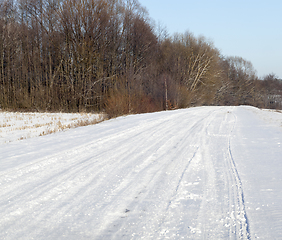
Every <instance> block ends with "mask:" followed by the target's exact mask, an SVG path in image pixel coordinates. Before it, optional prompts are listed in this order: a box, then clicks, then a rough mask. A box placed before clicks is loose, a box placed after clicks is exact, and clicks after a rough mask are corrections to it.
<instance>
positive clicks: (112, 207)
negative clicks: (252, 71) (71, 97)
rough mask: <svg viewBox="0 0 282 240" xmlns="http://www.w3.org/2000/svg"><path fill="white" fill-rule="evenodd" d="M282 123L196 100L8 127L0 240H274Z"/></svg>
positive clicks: (269, 115) (281, 213) (2, 151)
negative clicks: (67, 123)
mask: <svg viewBox="0 0 282 240" xmlns="http://www.w3.org/2000/svg"><path fill="white" fill-rule="evenodd" d="M0 115H1V114H0ZM1 124H3V123H0V125H1ZM7 124H8V123H7ZM9 124H12V123H9ZM3 125H4V124H3ZM281 125H282V113H279V112H273V111H267V110H259V109H257V108H253V107H247V106H240V107H198V108H190V109H183V110H176V111H167V112H159V113H151V114H140V115H131V116H126V117H119V118H116V119H112V120H109V121H104V122H102V123H99V124H96V125H92V126H86V127H79V128H75V129H70V130H68V131H61V132H58V133H55V134H50V135H45V136H41V137H33V138H28V139H24V138H23V140H18V139H15V140H14V141H10V140H9V134H6V135H5V136H4V138H7V139H6V140H5V141H3V140H2V144H0V239H28V240H29V239H37V240H38V239H76V240H77V239H99V240H100V239H282V204H281V202H282V188H281V186H282V174H281V172H282V146H281V145H282V126H281ZM0 134H1V132H0Z"/></svg>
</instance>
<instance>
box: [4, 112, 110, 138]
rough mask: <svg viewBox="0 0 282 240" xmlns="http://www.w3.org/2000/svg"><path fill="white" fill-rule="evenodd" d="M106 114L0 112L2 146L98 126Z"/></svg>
mask: <svg viewBox="0 0 282 240" xmlns="http://www.w3.org/2000/svg"><path fill="white" fill-rule="evenodd" d="M105 118H106V117H105V115H104V114H90V113H21V112H4V111H3V112H2V111H0V144H4V143H7V142H12V141H17V140H22V139H26V138H31V137H38V136H43V135H47V134H51V133H55V132H59V131H63V130H65V129H69V128H76V127H80V126H86V125H91V124H96V123H98V122H101V121H103V120H105Z"/></svg>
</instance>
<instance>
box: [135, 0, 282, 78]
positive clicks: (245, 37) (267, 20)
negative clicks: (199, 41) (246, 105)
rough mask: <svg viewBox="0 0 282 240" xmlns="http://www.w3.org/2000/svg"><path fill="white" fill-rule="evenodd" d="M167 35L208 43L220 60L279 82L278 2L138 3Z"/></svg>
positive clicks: (281, 29) (281, 37) (281, 7)
mask: <svg viewBox="0 0 282 240" xmlns="http://www.w3.org/2000/svg"><path fill="white" fill-rule="evenodd" d="M139 2H140V4H141V5H142V6H144V7H146V9H147V10H148V12H149V15H150V17H151V18H152V19H153V20H154V21H155V22H156V23H157V24H158V23H160V24H162V25H163V26H165V27H166V29H167V31H168V33H169V34H170V35H172V34H173V33H175V32H178V33H184V32H185V31H187V30H188V31H189V32H191V33H193V34H194V35H195V36H200V35H202V36H205V37H206V38H207V39H209V40H211V41H212V42H213V43H214V45H215V47H216V48H218V49H219V50H220V52H221V54H222V55H224V56H239V57H243V58H244V59H246V60H248V61H251V62H252V64H253V66H254V68H255V69H256V70H257V75H258V76H259V77H262V76H264V75H267V74H269V73H274V74H276V75H277V76H278V77H279V78H281V79H282V0H139Z"/></svg>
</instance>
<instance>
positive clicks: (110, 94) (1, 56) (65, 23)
mask: <svg viewBox="0 0 282 240" xmlns="http://www.w3.org/2000/svg"><path fill="white" fill-rule="evenodd" d="M187 28H189V25H188V26H187ZM241 104H242V105H252V106H257V107H260V108H273V109H282V80H281V79H278V78H277V77H276V76H275V74H274V73H270V74H269V75H267V76H265V77H264V78H263V79H259V78H258V77H257V75H256V71H255V69H254V68H253V66H252V63H251V62H249V61H247V60H245V59H243V58H241V57H237V56H235V57H234V56H222V54H221V53H220V51H219V50H218V49H217V48H216V47H215V46H214V45H213V43H212V42H210V41H208V40H207V39H205V37H196V36H194V35H193V33H190V32H186V33H176V34H174V35H173V36H169V35H168V34H167V33H166V31H165V29H164V28H161V27H159V26H156V24H154V21H153V20H152V19H151V18H150V16H149V14H148V13H147V11H146V10H145V9H144V8H143V7H142V6H141V5H140V3H139V2H138V1H137V0H17V1H14V0H2V1H1V2H0V108H1V109H4V110H20V111H52V112H54V111H62V112H83V111H84V112H105V113H107V114H108V115H109V117H114V116H118V115H123V114H131V113H144V112H153V111H161V110H169V109H177V108H186V107H191V106H201V105H241Z"/></svg>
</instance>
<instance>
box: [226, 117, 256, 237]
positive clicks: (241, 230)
mask: <svg viewBox="0 0 282 240" xmlns="http://www.w3.org/2000/svg"><path fill="white" fill-rule="evenodd" d="M232 115H233V117H234V119H235V120H234V123H233V126H232V129H231V131H230V134H229V137H228V156H227V158H226V161H227V168H228V173H229V180H230V183H229V186H230V187H229V189H232V191H233V192H232V193H230V191H231V190H229V200H232V201H233V204H234V205H230V203H229V206H230V210H229V211H230V213H231V216H232V217H233V218H234V221H235V224H234V225H233V226H232V223H231V224H230V225H231V227H230V231H231V232H235V233H236V236H238V237H239V239H247V240H249V239H251V234H250V229H249V223H248V217H247V213H246V209H245V201H244V192H243V187H242V182H241V179H240V176H239V173H238V171H237V168H236V164H235V161H234V158H233V155H232V150H231V134H232V132H233V131H234V128H235V126H236V122H237V117H236V115H235V114H234V113H232ZM237 229H238V230H237ZM231 232H230V237H231V236H232V234H231ZM237 232H238V234H239V235H238V234H237Z"/></svg>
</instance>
